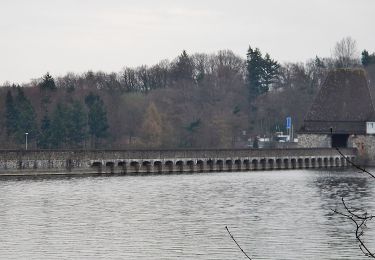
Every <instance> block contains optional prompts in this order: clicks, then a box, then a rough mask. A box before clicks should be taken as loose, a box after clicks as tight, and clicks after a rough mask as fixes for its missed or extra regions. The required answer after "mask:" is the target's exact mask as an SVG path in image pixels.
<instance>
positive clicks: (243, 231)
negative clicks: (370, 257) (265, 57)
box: [0, 171, 375, 260]
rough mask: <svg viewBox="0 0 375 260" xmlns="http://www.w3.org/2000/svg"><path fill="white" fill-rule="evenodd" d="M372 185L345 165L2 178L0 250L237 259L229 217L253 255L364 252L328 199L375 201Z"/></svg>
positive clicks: (356, 255) (22, 255)
mask: <svg viewBox="0 0 375 260" xmlns="http://www.w3.org/2000/svg"><path fill="white" fill-rule="evenodd" d="M374 184H375V182H372V181H371V180H369V179H367V178H366V177H364V176H360V175H358V174H357V173H354V172H351V171H346V172H341V171H336V172H335V171H329V172H325V171H271V172H248V173H244V172H241V173H236V172H232V173H209V174H192V175H156V176H130V177H112V178H106V177H99V178H70V179H64V178H59V179H36V180H33V179H29V180H3V181H0V203H1V205H2V206H1V210H0V243H1V245H2V247H0V255H1V256H2V257H3V258H5V259H176V258H178V259H198V260H199V259H241V257H242V255H241V252H239V250H238V249H237V248H236V246H235V245H234V244H233V241H232V240H231V239H230V237H229V236H228V234H227V233H226V230H225V226H226V225H227V226H228V227H229V228H230V230H231V232H232V233H233V235H234V236H235V237H236V239H237V240H238V242H240V243H241V246H242V247H243V248H244V249H245V250H246V251H247V252H248V253H249V254H250V255H251V256H253V258H254V259H365V257H364V256H362V254H361V252H359V250H358V247H357V244H356V242H355V240H354V238H353V237H352V234H351V232H352V226H351V225H350V223H348V222H346V221H345V220H343V219H340V218H338V217H337V216H334V215H333V214H332V211H331V210H330V208H334V207H336V205H339V202H340V197H341V196H346V197H347V198H348V201H350V203H353V205H354V204H355V205H360V206H366V207H369V208H371V209H373V207H374V205H373V202H372V201H374V195H373V193H372V191H373V189H374ZM373 230H375V229H373ZM369 234H371V235H373V234H374V232H371V233H369Z"/></svg>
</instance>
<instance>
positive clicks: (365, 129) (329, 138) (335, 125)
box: [298, 69, 375, 152]
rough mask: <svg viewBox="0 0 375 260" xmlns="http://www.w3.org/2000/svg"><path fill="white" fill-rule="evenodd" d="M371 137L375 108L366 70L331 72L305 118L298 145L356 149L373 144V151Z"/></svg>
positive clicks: (374, 131)
mask: <svg viewBox="0 0 375 260" xmlns="http://www.w3.org/2000/svg"><path fill="white" fill-rule="evenodd" d="M374 134H375V109H374V104H373V101H372V98H371V94H370V90H369V86H368V81H367V77H366V73H365V71H364V70H362V69H337V70H333V71H331V72H330V73H329V74H328V76H327V78H326V80H325V81H324V83H323V85H322V87H321V89H320V91H319V93H318V94H317V96H316V97H315V100H314V102H313V104H312V106H311V108H310V110H309V111H308V113H307V114H306V116H305V119H304V123H303V126H302V128H301V129H300V131H299V135H298V139H299V144H300V146H302V147H357V148H359V147H366V145H367V146H371V145H372V142H373V143H374V150H375V136H374ZM364 149H365V148H364ZM365 150H367V152H369V151H370V150H372V148H371V147H369V148H368V149H365Z"/></svg>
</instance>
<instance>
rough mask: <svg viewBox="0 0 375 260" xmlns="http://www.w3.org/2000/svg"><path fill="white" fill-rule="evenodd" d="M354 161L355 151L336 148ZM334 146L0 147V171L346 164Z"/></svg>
mask: <svg viewBox="0 0 375 260" xmlns="http://www.w3.org/2000/svg"><path fill="white" fill-rule="evenodd" d="M341 152H342V153H343V154H344V155H345V157H347V158H349V159H350V160H354V159H355V158H356V156H357V150H356V149H352V148H344V149H341ZM346 166H348V163H347V161H346V160H345V158H343V157H342V156H341V155H340V154H339V153H338V152H337V151H336V150H335V149H330V148H295V149H188V150H186V149H174V150H28V151H24V150H23V151H21V150H7V151H5V150H0V172H1V173H4V172H20V171H23V172H25V171H26V172H28V171H33V172H76V173H79V172H82V173H105V174H138V173H145V174H147V173H149V174H150V173H163V172H165V173H172V172H176V173H179V172H210V171H254V170H273V169H280V170H281V169H308V168H322V167H346Z"/></svg>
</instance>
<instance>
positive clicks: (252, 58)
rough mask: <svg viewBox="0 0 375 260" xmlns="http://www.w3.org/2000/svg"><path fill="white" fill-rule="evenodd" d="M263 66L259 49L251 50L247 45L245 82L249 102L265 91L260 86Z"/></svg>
mask: <svg viewBox="0 0 375 260" xmlns="http://www.w3.org/2000/svg"><path fill="white" fill-rule="evenodd" d="M263 66H264V62H263V58H262V54H261V52H260V50H259V49H258V48H256V49H255V50H253V49H252V48H251V47H249V50H248V51H247V59H246V70H247V75H246V76H247V77H246V83H247V87H248V92H249V101H250V102H252V101H254V99H255V98H256V97H257V96H259V95H260V94H262V93H264V92H265V90H264V89H263V86H262V77H263Z"/></svg>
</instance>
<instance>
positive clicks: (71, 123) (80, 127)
mask: <svg viewBox="0 0 375 260" xmlns="http://www.w3.org/2000/svg"><path fill="white" fill-rule="evenodd" d="M86 128H87V115H86V113H85V111H84V108H83V106H82V104H81V103H79V102H78V101H76V102H74V103H73V105H72V107H71V108H70V110H69V112H68V118H67V138H68V143H69V144H70V145H71V146H73V147H82V143H83V142H84V141H85V139H86V136H87V129H86Z"/></svg>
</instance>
